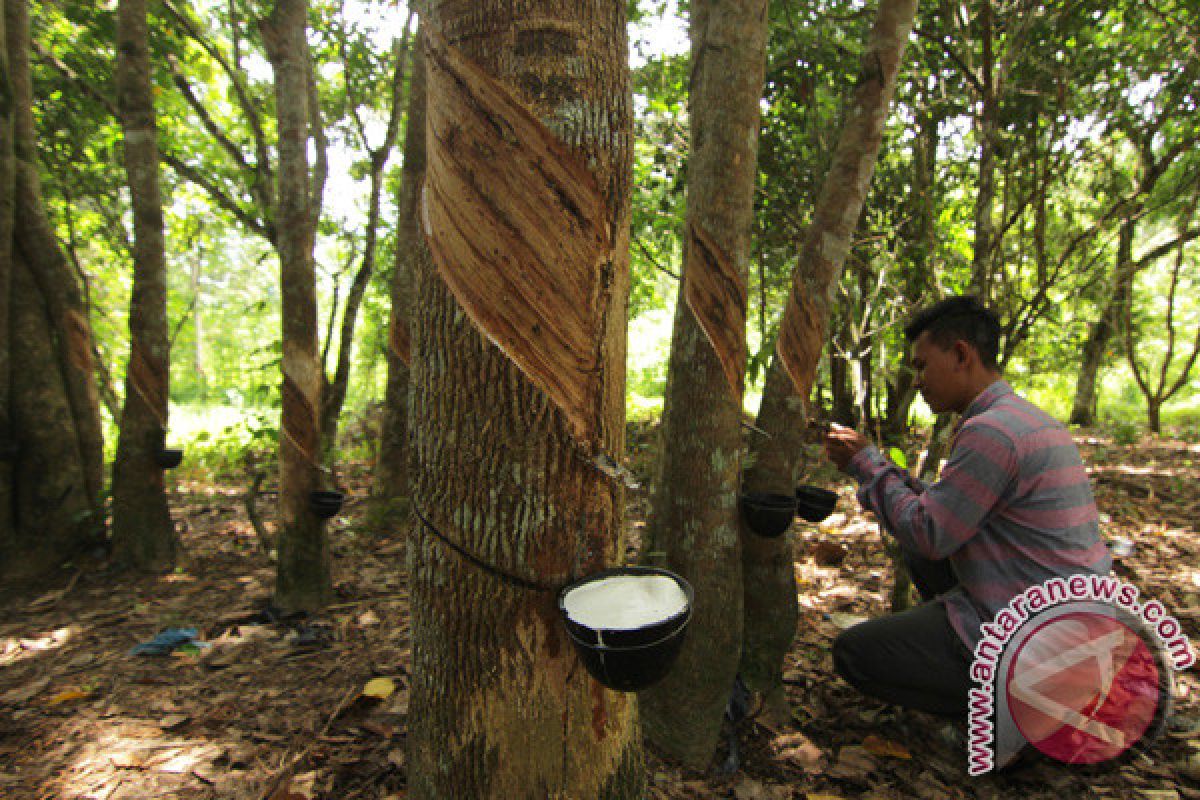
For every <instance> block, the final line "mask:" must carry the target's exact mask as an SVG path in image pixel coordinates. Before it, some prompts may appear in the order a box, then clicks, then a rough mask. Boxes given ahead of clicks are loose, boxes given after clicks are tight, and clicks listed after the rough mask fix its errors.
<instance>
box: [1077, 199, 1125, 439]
mask: <svg viewBox="0 0 1200 800" xmlns="http://www.w3.org/2000/svg"><path fill="white" fill-rule="evenodd" d="M1136 228H1137V219H1136V218H1135V217H1134V216H1132V215H1127V216H1126V217H1124V218H1123V219H1122V220H1121V227H1120V229H1119V230H1118V232H1117V258H1116V263H1115V264H1114V265H1113V273H1112V286H1111V287H1110V292H1109V295H1108V299H1107V300H1106V301H1105V303H1104V309H1103V310H1102V311H1101V312H1100V317H1099V318H1098V319H1097V320H1096V321H1095V322H1093V323H1092V326H1091V328H1090V329H1089V330H1088V338H1087V341H1086V342H1084V345H1083V353H1082V356H1083V360H1082V363H1081V364H1080V368H1079V377H1078V378H1077V379H1076V381H1075V400H1074V401H1073V402H1072V404H1071V424H1073V425H1083V426H1091V425H1094V424H1095V423H1096V408H1097V404H1098V400H1099V396H1098V395H1097V393H1096V382H1097V380H1098V379H1099V377H1100V369H1101V367H1103V366H1104V360H1105V355H1106V354H1107V353H1108V347H1109V344H1110V342H1112V340H1113V337H1114V336H1116V334H1117V333H1118V332H1119V330H1120V328H1119V326H1120V320H1121V311H1122V309H1124V308H1125V301H1126V299H1127V298H1128V296H1129V293H1130V292H1131V291H1132V287H1133V270H1132V265H1133V237H1134V233H1135V232H1136Z"/></svg>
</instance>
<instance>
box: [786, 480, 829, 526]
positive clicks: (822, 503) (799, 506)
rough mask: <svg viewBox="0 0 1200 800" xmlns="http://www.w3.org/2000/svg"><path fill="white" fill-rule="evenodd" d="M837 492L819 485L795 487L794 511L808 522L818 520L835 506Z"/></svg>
mask: <svg viewBox="0 0 1200 800" xmlns="http://www.w3.org/2000/svg"><path fill="white" fill-rule="evenodd" d="M837 500H838V496H837V492H831V491H829V490H828V489H822V488H821V487H819V486H797V487H796V513H797V514H798V515H799V516H800V518H801V519H803V520H806V521H808V522H820V521H821V520H823V519H825V518H826V517H828V516H829V515H830V514H832V513H833V509H834V508H835V507H836V506H837Z"/></svg>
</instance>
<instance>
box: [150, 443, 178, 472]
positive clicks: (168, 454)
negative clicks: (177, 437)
mask: <svg viewBox="0 0 1200 800" xmlns="http://www.w3.org/2000/svg"><path fill="white" fill-rule="evenodd" d="M154 462H155V463H156V464H158V466H160V467H162V468H163V469H175V468H176V467H178V466H179V465H180V464H182V463H183V451H182V450H180V449H179V448H177V447H164V448H162V449H161V450H159V451H158V452H157V453H155V454H154Z"/></svg>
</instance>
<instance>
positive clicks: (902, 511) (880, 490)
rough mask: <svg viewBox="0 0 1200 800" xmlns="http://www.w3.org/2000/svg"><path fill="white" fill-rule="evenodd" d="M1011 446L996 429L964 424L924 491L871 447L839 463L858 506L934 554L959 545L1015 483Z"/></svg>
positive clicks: (905, 541) (904, 540) (912, 545)
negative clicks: (853, 483) (851, 480)
mask: <svg viewBox="0 0 1200 800" xmlns="http://www.w3.org/2000/svg"><path fill="white" fill-rule="evenodd" d="M1016 464H1017V459H1016V448H1015V447H1014V445H1013V443H1012V441H1011V440H1010V439H1009V438H1008V437H1007V436H1006V435H1004V434H1003V433H1002V432H1000V431H998V430H995V429H994V428H991V427H989V426H986V425H971V424H967V425H966V426H964V427H963V429H962V430H961V431H960V432H959V434H958V436H957V437H956V438H955V443H954V449H953V451H952V452H951V453H950V460H949V461H948V462H947V464H946V467H945V469H943V470H942V476H941V479H940V480H938V481H937V482H936V483H934V484H932V485H930V486H929V487H928V488H926V489H925V490H924V491H920V490H919V485H918V487H914V486H913V479H912V478H911V476H909V475H908V473H906V472H904V471H903V470H901V469H900V468H899V467H897V466H896V465H895V464H892V463H891V462H890V461H888V460H887V459H886V458H884V457H883V455H882V454H881V453H880V452H879V451H878V450H876V449H875V448H874V447H870V446H867V447H863V448H861V449H860V450H858V452H857V453H856V454H855V455H854V456H853V458H851V459H850V460H849V461H848V462H846V464H845V466H844V467H843V468H844V469H845V470H846V471H847V472H849V473H850V474H851V475H852V476H854V477H855V478H856V479H857V480H858V482H859V485H860V488H859V500H860V501H861V502H862V504H863V507H864V508H868V509H870V510H872V511H874V512H875V513H876V514H877V515H879V518H880V522H881V523H882V524H883V526H884V528H885V529H886V530H887V531H888V532H889V533H891V534H892V535H893V536H894V537H895V538H896V540H897V541H899V542H900V544H901V546H903V547H905V548H907V549H909V550H911V551H913V552H915V553H917V554H919V555H921V556H924V557H925V558H929V559H934V560H940V559H943V558H946V557H947V556H949V555H950V554H951V553H953V552H954V551H955V550H957V549H958V548H960V547H962V546H963V544H965V543H966V542H967V540H968V539H970V538H971V537H972V536H974V535H975V534H976V533H977V532H978V531H979V528H980V526H981V525H982V524H983V522H984V521H985V520H986V519H987V517H988V516H989V515H990V514H992V513H993V512H994V511H995V510H996V508H997V507H998V506H1001V505H1003V503H1004V501H1005V500H1006V499H1007V498H1008V497H1009V495H1010V494H1011V493H1012V491H1013V489H1014V488H1015V486H1016Z"/></svg>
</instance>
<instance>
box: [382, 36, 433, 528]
mask: <svg viewBox="0 0 1200 800" xmlns="http://www.w3.org/2000/svg"><path fill="white" fill-rule="evenodd" d="M420 37H421V30H420V29H418V31H417V41H416V45H415V47H416V49H415V51H414V57H413V74H412V81H411V84H410V88H409V96H408V114H407V117H408V123H407V125H408V129H407V130H406V131H405V133H404V168H403V173H402V176H401V180H400V196H399V199H398V201H397V203H396V205H397V208H398V218H397V223H396V256H395V261H394V263H393V265H392V282H391V311H390V312H389V315H388V351H387V367H388V375H387V388H386V389H385V392H384V403H383V423H382V430H381V431H380V436H379V457H378V458H377V459H376V461H375V481H374V484H373V485H372V487H371V501H372V505H373V506H374V512H373V517H374V520H375V524H376V525H377V526H378V527H380V528H384V527H391V526H393V525H395V524H396V523H397V522H398V521H399V520H398V517H399V512H400V506H401V505H402V504H403V502H404V501H406V500H407V499H408V490H409V479H408V471H409V470H408V455H409V446H408V432H409V424H408V389H409V369H410V367H411V365H412V335H411V333H410V325H411V322H412V300H413V288H414V287H413V282H414V280H415V274H416V270H417V269H418V264H417V261H418V260H422V261H423V262H425V264H426V265H427V264H428V260H429V251H428V250H427V249H426V247H425V242H424V240H423V239H422V238H421V235H420V230H419V229H418V227H417V198H418V196H419V192H420V184H421V180H422V176H423V175H424V173H425V97H426V92H425V57H424V52H423V45H422V44H421V38H420ZM421 268H424V269H428V266H424V267H421Z"/></svg>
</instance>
